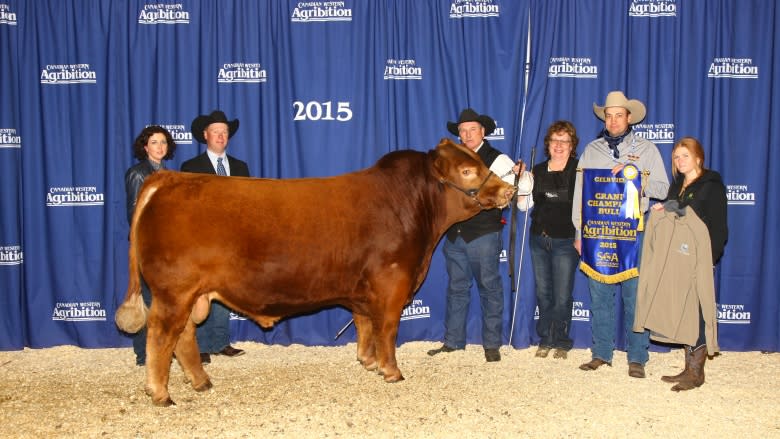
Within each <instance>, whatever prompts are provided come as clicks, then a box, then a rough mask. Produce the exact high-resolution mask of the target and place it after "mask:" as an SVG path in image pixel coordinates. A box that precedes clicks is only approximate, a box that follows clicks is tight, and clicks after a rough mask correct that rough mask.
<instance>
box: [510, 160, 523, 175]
mask: <svg viewBox="0 0 780 439" xmlns="http://www.w3.org/2000/svg"><path fill="white" fill-rule="evenodd" d="M512 172H514V173H515V174H522V173H523V172H525V163H524V162H523V161H522V160H518V161H517V164H515V165H514V166H512Z"/></svg>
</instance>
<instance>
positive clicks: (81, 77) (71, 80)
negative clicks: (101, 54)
mask: <svg viewBox="0 0 780 439" xmlns="http://www.w3.org/2000/svg"><path fill="white" fill-rule="evenodd" d="M41 84H48V85H67V84H97V73H95V71H94V70H92V69H91V68H90V67H89V64H47V65H46V68H45V69H43V70H41Z"/></svg>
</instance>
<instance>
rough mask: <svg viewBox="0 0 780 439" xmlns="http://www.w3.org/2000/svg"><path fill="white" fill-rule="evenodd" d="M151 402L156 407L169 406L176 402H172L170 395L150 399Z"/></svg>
mask: <svg viewBox="0 0 780 439" xmlns="http://www.w3.org/2000/svg"><path fill="white" fill-rule="evenodd" d="M152 404H154V405H156V406H157V407H170V406H172V405H176V403H175V402H173V400H172V399H171V398H170V397H168V398H165V399H163V400H161V401H157V400H155V399H152Z"/></svg>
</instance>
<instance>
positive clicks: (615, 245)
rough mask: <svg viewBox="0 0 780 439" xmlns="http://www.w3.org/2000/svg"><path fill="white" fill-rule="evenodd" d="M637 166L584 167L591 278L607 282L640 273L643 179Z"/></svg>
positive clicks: (585, 250) (585, 257) (585, 245)
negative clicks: (616, 169) (614, 168)
mask: <svg viewBox="0 0 780 439" xmlns="http://www.w3.org/2000/svg"><path fill="white" fill-rule="evenodd" d="M641 180H642V179H641V176H640V173H639V171H638V169H637V168H636V167H635V166H634V165H626V166H625V167H624V168H623V169H622V170H621V171H620V172H618V173H617V174H615V175H612V171H611V170H610V169H583V170H582V261H581V263H580V268H581V269H582V271H583V272H584V273H585V274H586V275H588V276H589V277H591V278H593V279H595V280H598V281H599V282H604V283H610V284H612V283H617V282H622V281H624V280H627V279H631V278H632V277H636V276H639V270H638V269H637V261H638V259H639V251H638V247H639V245H638V242H637V233H638V232H640V231H642V229H643V228H644V224H643V218H642V211H641V209H640V205H639V200H640V196H639V195H640V194H641V193H642V181H641Z"/></svg>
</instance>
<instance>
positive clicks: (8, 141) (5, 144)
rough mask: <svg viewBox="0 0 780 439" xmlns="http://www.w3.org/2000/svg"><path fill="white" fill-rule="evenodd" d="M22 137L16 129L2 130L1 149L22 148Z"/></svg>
mask: <svg viewBox="0 0 780 439" xmlns="http://www.w3.org/2000/svg"><path fill="white" fill-rule="evenodd" d="M21 147H22V137H21V136H19V135H18V134H16V130H15V129H14V128H0V148H21Z"/></svg>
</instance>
